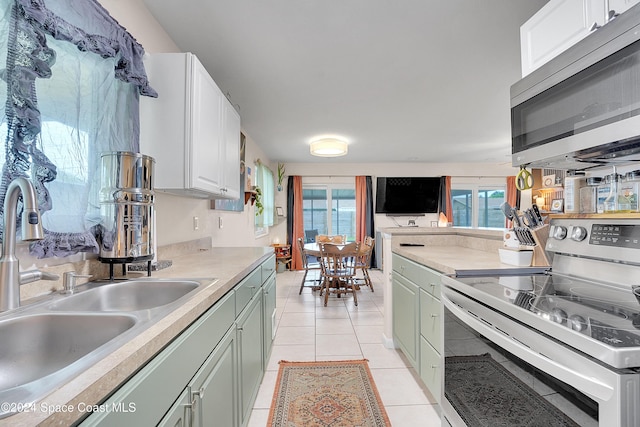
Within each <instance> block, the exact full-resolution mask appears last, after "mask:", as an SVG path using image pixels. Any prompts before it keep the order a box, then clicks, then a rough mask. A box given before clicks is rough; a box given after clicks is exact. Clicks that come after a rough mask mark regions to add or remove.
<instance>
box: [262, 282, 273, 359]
mask: <svg viewBox="0 0 640 427" xmlns="http://www.w3.org/2000/svg"><path fill="white" fill-rule="evenodd" d="M262 307H263V311H262V313H263V315H264V318H263V326H264V337H263V338H264V366H263V368H264V370H265V371H266V369H267V363H269V356H270V355H271V347H273V337H274V332H275V318H276V275H275V274H272V275H271V276H270V277H269V278H268V279H267V281H266V282H265V284H264V285H263V288H262Z"/></svg>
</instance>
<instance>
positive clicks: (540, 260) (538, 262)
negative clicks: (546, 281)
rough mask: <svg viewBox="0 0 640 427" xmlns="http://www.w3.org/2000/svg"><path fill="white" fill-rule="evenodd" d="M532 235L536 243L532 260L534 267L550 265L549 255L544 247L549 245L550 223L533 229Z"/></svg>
mask: <svg viewBox="0 0 640 427" xmlns="http://www.w3.org/2000/svg"><path fill="white" fill-rule="evenodd" d="M531 235H532V236H533V240H534V241H535V242H536V245H535V246H534V247H533V258H532V260H531V266H532V267H549V266H550V265H551V264H550V263H549V257H547V252H546V251H545V250H544V248H545V247H546V246H547V239H548V238H549V224H545V225H543V226H540V227H538V228H535V229H531Z"/></svg>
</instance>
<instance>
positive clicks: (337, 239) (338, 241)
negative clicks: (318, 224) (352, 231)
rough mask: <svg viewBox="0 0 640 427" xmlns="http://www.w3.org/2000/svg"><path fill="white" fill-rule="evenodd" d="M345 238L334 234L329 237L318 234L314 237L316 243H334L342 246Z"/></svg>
mask: <svg viewBox="0 0 640 427" xmlns="http://www.w3.org/2000/svg"><path fill="white" fill-rule="evenodd" d="M346 240H347V236H344V235H341V234H336V235H334V236H330V235H328V234H318V235H317V236H316V243H336V244H339V245H342V244H344V243H346Z"/></svg>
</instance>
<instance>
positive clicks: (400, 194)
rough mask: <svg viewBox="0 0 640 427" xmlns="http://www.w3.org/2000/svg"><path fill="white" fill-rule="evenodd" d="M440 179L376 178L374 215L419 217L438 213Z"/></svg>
mask: <svg viewBox="0 0 640 427" xmlns="http://www.w3.org/2000/svg"><path fill="white" fill-rule="evenodd" d="M439 198H440V177H378V179H377V186H376V213H379V214H388V215H421V214H425V213H437V212H438V199H439Z"/></svg>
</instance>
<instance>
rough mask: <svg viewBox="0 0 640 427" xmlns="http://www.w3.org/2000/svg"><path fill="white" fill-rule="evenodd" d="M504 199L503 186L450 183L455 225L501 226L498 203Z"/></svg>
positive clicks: (501, 216)
mask: <svg viewBox="0 0 640 427" xmlns="http://www.w3.org/2000/svg"><path fill="white" fill-rule="evenodd" d="M504 201H505V186H504V184H503V185H489V184H477V183H476V184H469V183H467V184H464V183H460V184H453V183H452V185H451V206H452V207H453V225H454V226H455V227H472V228H503V227H504V215H503V214H502V211H501V210H500V205H501V204H502V203H503V202H504Z"/></svg>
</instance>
